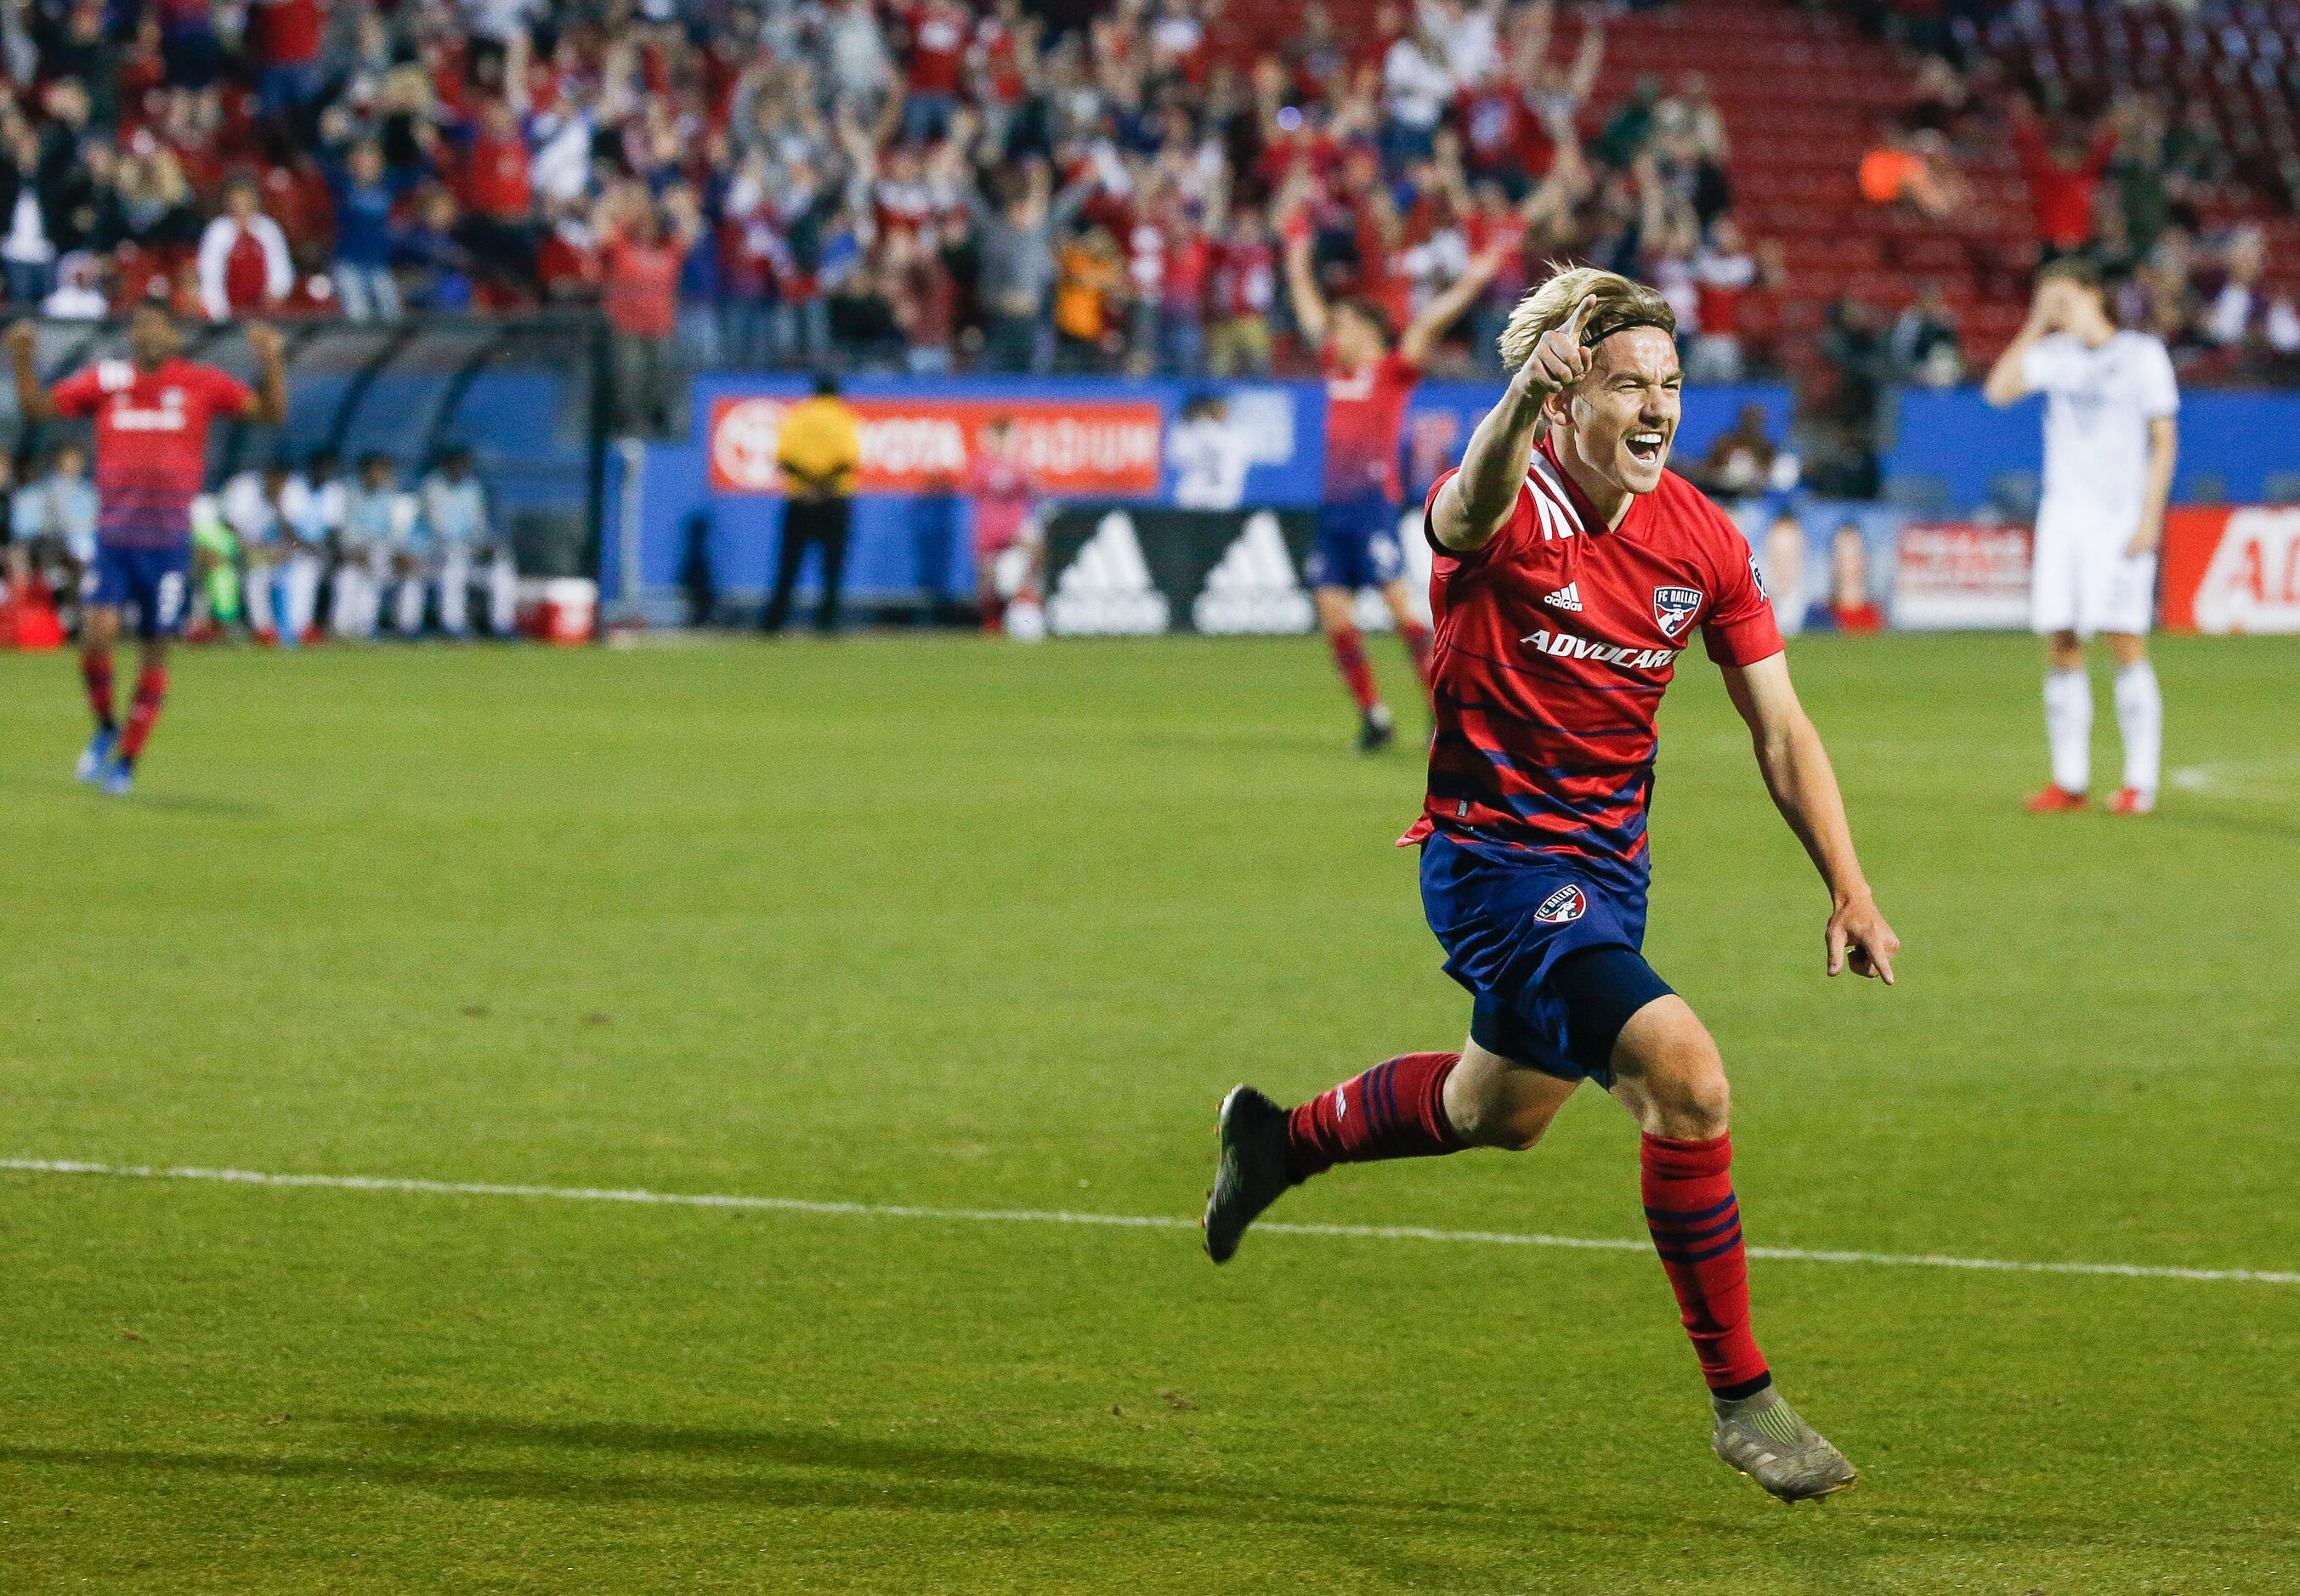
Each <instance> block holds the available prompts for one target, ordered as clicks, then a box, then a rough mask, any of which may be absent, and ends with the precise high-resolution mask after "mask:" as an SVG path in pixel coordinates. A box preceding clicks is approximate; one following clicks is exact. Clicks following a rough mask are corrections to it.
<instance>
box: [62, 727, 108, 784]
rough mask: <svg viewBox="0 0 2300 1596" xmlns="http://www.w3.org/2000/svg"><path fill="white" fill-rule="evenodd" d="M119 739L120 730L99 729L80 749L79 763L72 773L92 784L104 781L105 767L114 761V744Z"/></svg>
mask: <svg viewBox="0 0 2300 1596" xmlns="http://www.w3.org/2000/svg"><path fill="white" fill-rule="evenodd" d="M119 740H120V734H119V733H118V732H114V731H105V730H102V729H99V730H98V731H97V732H96V736H92V737H90V738H89V739H88V740H87V747H86V748H84V749H82V750H81V751H80V756H79V766H78V767H77V768H76V769H74V770H73V772H72V774H73V775H75V776H77V777H79V779H80V780H82V781H84V782H87V784H88V785H89V786H95V785H96V783H97V782H99V781H102V780H103V779H104V767H105V766H106V765H108V764H110V763H111V762H112V744H114V743H116V742H118V741H119Z"/></svg>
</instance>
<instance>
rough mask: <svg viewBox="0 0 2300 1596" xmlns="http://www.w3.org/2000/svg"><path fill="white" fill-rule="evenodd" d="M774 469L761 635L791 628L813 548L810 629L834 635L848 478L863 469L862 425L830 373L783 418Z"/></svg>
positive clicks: (850, 508)
mask: <svg viewBox="0 0 2300 1596" xmlns="http://www.w3.org/2000/svg"><path fill="white" fill-rule="evenodd" d="M775 464H776V465H777V466H778V467H779V468H780V470H781V471H782V474H783V493H784V499H783V528H782V546H781V547H780V548H779V549H778V550H777V551H776V555H775V585H774V588H773V591H772V592H771V594H769V596H768V599H767V607H766V611H765V612H764V613H763V614H762V615H761V616H760V618H759V629H760V630H762V631H764V632H770V633H772V632H779V631H781V630H782V629H783V628H784V627H785V626H786V625H787V623H788V622H789V620H790V607H791V595H792V594H793V593H794V592H795V591H796V588H797V586H798V570H799V564H800V561H804V559H805V558H806V551H807V550H808V549H809V548H810V547H817V548H820V549H821V552H822V553H821V579H822V593H821V598H819V599H818V600H817V601H816V603H815V611H814V627H815V630H817V631H818V632H821V634H822V635H823V636H830V635H831V634H832V633H834V632H836V631H837V629H838V594H839V588H840V586H841V585H842V584H843V582H844V580H845V578H846V534H847V529H848V527H849V526H850V524H851V523H852V520H853V517H854V478H855V474H856V473H857V472H858V471H859V470H862V425H861V422H860V420H859V419H858V418H857V417H856V416H855V414H854V409H853V407H852V406H850V405H849V404H847V403H846V401H845V400H843V399H841V398H840V397H839V396H838V379H837V378H835V377H832V376H830V375H829V374H828V373H826V374H825V375H823V376H821V377H818V378H815V379H814V396H813V397H812V398H811V399H805V400H802V401H800V402H799V403H796V404H794V405H793V406H791V408H790V409H789V411H787V412H785V414H784V416H783V424H782V432H781V435H780V436H779V438H778V440H777V442H776V445H775Z"/></svg>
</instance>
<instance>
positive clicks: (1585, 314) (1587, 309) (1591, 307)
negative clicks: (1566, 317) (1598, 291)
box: [1565, 294, 1597, 344]
mask: <svg viewBox="0 0 2300 1596" xmlns="http://www.w3.org/2000/svg"><path fill="white" fill-rule="evenodd" d="M1596 313H1597V296H1596V295H1595V294H1584V295H1582V296H1581V303H1579V304H1578V305H1575V306H1574V307H1573V320H1571V321H1569V322H1567V323H1566V324H1565V330H1566V331H1568V332H1570V333H1571V334H1572V335H1573V341H1574V342H1575V343H1576V344H1579V342H1580V341H1581V335H1582V333H1583V332H1584V331H1586V330H1587V329H1588V326H1589V318H1590V317H1592V316H1594V315H1596Z"/></svg>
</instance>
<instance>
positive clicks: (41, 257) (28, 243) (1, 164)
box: [0, 121, 56, 304]
mask: <svg viewBox="0 0 2300 1596" xmlns="http://www.w3.org/2000/svg"><path fill="white" fill-rule="evenodd" d="M4 126H5V125H4V124H0V128H4ZM0 137H4V138H5V140H6V145H7V148H6V155H5V159H4V160H0V227H4V229H5V231H4V233H0V270H4V272H5V276H6V282H7V287H8V297H9V299H10V300H11V301H12V302H14V303H19V304H37V303H39V302H40V301H41V300H42V299H44V298H46V296H47V293H48V290H49V289H50V288H52V287H54V286H55V285H54V274H55V261H56V244H55V237H54V234H53V233H51V232H50V230H49V221H50V218H51V215H52V213H53V212H54V204H53V202H52V201H51V200H50V199H49V198H48V197H46V195H44V194H43V190H42V178H43V176H44V175H45V174H44V172H43V170H42V165H43V163H42V160H41V156H42V147H41V139H40V136H39V135H38V134H37V133H35V132H34V131H33V130H32V129H31V128H30V127H29V126H28V125H26V124H25V123H24V122H22V121H16V122H15V123H14V126H13V127H12V129H5V131H4V133H0Z"/></svg>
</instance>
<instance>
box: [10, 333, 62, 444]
mask: <svg viewBox="0 0 2300 1596" xmlns="http://www.w3.org/2000/svg"><path fill="white" fill-rule="evenodd" d="M39 337H40V330H39V328H37V327H34V326H33V325H32V324H31V323H30V322H29V321H19V322H17V323H16V324H15V325H14V326H12V327H11V328H9V329H8V355H9V358H10V359H11V360H12V361H13V362H15V367H16V409H17V411H18V412H19V413H20V414H21V416H22V417H23V419H24V425H25V426H27V427H30V426H34V425H36V424H37V423H39V422H42V421H53V420H55V419H56V402H55V401H54V399H51V398H50V397H48V390H47V388H46V387H45V386H44V385H43V384H42V383H41V381H40V369H39V366H38V364H37V358H36V355H35V351H36V350H37V347H38V343H39Z"/></svg>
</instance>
